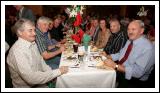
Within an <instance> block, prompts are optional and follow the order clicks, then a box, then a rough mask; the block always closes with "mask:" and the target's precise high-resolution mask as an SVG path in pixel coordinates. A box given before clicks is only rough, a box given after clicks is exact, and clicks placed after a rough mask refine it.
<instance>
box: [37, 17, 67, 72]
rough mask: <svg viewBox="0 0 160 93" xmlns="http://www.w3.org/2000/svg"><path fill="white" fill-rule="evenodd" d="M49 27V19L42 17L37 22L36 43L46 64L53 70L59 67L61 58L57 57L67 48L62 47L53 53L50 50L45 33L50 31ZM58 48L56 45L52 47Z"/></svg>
mask: <svg viewBox="0 0 160 93" xmlns="http://www.w3.org/2000/svg"><path fill="white" fill-rule="evenodd" d="M48 26H49V18H47V17H40V18H39V19H38V20H37V28H36V43H37V45H38V49H39V52H40V54H41V55H42V57H43V58H44V60H45V61H46V64H48V65H49V66H50V67H51V68H52V69H55V68H58V67H59V62H60V57H59V56H57V55H59V54H61V53H62V51H64V50H65V46H64V45H61V46H59V45H58V47H59V49H58V50H56V51H54V52H52V51H49V50H48V44H47V39H46V38H45V33H46V32H47V31H48ZM51 47H52V48H53V47H56V45H53V46H51Z"/></svg>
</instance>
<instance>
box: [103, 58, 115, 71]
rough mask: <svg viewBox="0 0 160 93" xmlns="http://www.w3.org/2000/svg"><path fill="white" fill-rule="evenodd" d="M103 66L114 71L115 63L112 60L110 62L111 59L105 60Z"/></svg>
mask: <svg viewBox="0 0 160 93" xmlns="http://www.w3.org/2000/svg"><path fill="white" fill-rule="evenodd" d="M104 64H105V65H106V66H109V67H112V68H113V69H114V68H115V66H116V63H115V62H114V61H113V60H111V59H106V60H105V61H104Z"/></svg>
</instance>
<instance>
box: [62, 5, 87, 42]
mask: <svg viewBox="0 0 160 93" xmlns="http://www.w3.org/2000/svg"><path fill="white" fill-rule="evenodd" d="M84 9H85V8H84V6H83V5H72V6H70V7H68V8H66V9H65V12H66V13H67V14H68V15H69V20H71V21H70V22H72V23H73V26H74V34H73V35H71V38H72V39H73V40H74V41H75V42H77V43H81V39H82V38H83V34H84V32H83V31H82V29H81V28H80V25H81V23H82V17H81V15H82V14H83V10H84Z"/></svg>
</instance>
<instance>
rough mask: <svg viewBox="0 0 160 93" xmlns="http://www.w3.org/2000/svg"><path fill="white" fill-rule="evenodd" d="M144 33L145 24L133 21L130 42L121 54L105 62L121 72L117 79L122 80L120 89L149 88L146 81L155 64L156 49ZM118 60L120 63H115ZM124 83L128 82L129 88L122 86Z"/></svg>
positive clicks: (114, 55)
mask: <svg viewBox="0 0 160 93" xmlns="http://www.w3.org/2000/svg"><path fill="white" fill-rule="evenodd" d="M143 32H144V23H143V22H142V21H141V20H134V21H132V22H131V23H130V24H129V26H128V36H129V40H128V41H127V43H126V44H125V46H124V48H123V49H121V50H120V52H119V53H116V54H111V55H110V56H109V55H108V58H110V59H107V60H106V61H105V65H107V66H110V67H112V68H114V69H115V70H117V71H118V72H120V73H119V74H118V78H117V79H119V80H120V81H119V85H120V86H119V87H137V88H138V87H148V85H147V84H148V83H147V82H146V81H147V79H148V77H149V75H150V73H151V70H152V69H153V68H154V64H155V59H154V47H153V45H152V43H151V42H150V41H149V40H148V39H146V38H145V37H144V36H143ZM111 59H112V60H111ZM116 60H118V61H119V62H118V63H115V62H114V61H116ZM120 78H121V79H120ZM122 78H125V79H122ZM121 80H123V81H122V82H121ZM124 81H127V83H128V85H127V86H122V84H124V83H125V82H124Z"/></svg>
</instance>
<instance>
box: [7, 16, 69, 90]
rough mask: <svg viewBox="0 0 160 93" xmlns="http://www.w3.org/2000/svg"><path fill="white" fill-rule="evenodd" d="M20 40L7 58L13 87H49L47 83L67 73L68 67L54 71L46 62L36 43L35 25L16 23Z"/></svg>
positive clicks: (22, 20) (25, 21)
mask: <svg viewBox="0 0 160 93" xmlns="http://www.w3.org/2000/svg"><path fill="white" fill-rule="evenodd" d="M14 28H15V31H16V33H17V36H18V40H17V41H16V42H15V44H14V45H13V46H12V47H11V49H10V51H9V54H8V56H7V63H8V66H9V70H10V74H11V78H12V83H13V87H17V88H20V87H23V88H28V87H47V84H46V83H47V82H49V81H51V80H53V79H54V78H56V77H58V76H60V75H62V74H64V73H66V72H67V71H68V69H67V67H60V68H59V69H55V70H52V69H51V68H50V67H49V66H48V65H46V63H45V62H44V60H43V58H42V56H41V55H40V54H39V51H38V48H37V44H36V43H35V38H36V37H35V36H36V33H35V25H34V23H32V22H31V21H30V20H27V19H20V20H18V21H17V22H16V23H15V26H14Z"/></svg>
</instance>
